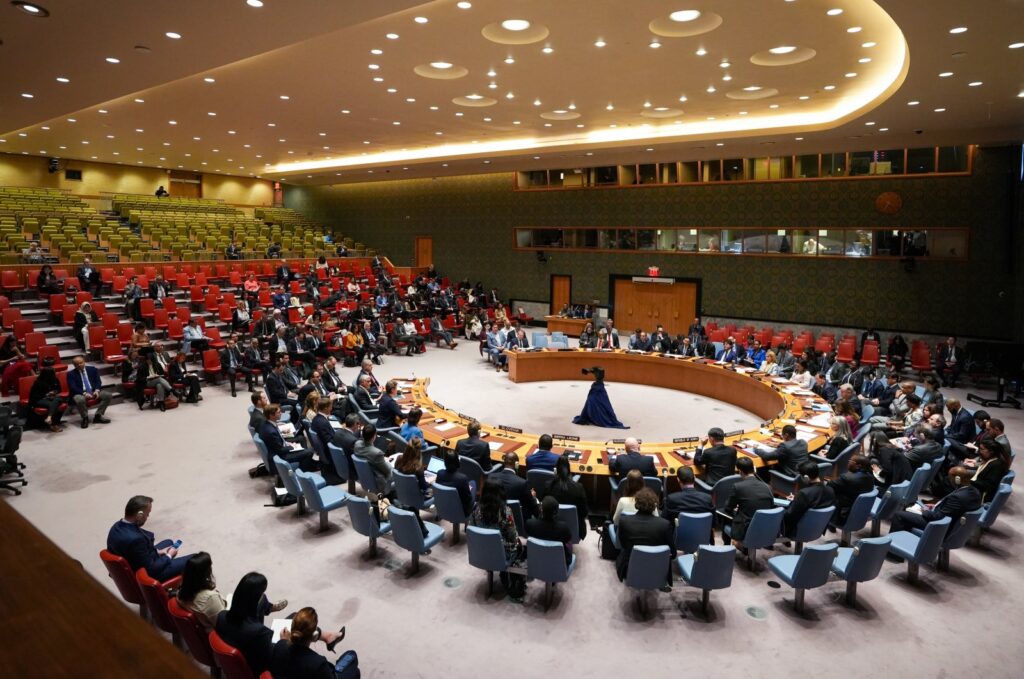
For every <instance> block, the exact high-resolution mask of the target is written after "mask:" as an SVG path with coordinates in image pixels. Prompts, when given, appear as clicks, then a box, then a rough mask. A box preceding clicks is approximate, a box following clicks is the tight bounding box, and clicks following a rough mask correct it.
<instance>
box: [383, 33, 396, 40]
mask: <svg viewBox="0 0 1024 679" xmlns="http://www.w3.org/2000/svg"><path fill="white" fill-rule="evenodd" d="M384 37H385V38H387V39H388V40H398V34H397V33H388V34H386V35H385V36H384Z"/></svg>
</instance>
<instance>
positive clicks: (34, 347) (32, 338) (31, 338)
mask: <svg viewBox="0 0 1024 679" xmlns="http://www.w3.org/2000/svg"><path fill="white" fill-rule="evenodd" d="M45 344H46V335H44V334H43V333H41V332H30V333H28V334H27V335H25V353H26V354H28V355H29V356H38V355H39V347H41V346H44V345H45Z"/></svg>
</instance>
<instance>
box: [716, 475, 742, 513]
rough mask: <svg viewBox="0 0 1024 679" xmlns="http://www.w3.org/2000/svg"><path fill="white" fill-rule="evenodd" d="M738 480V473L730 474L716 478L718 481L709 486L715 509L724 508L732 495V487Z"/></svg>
mask: <svg viewBox="0 0 1024 679" xmlns="http://www.w3.org/2000/svg"><path fill="white" fill-rule="evenodd" d="M739 480H740V475H739V474H730V475H729V476H723V477H722V478H720V479H718V482H717V483H716V484H715V485H714V486H713V487H712V488H711V503H712V504H713V505H714V506H715V509H725V505H726V504H727V503H728V502H729V496H730V495H732V487H733V486H735V485H736V482H737V481H739Z"/></svg>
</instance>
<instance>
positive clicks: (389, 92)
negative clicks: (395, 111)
mask: <svg viewBox="0 0 1024 679" xmlns="http://www.w3.org/2000/svg"><path fill="white" fill-rule="evenodd" d="M397 91H398V90H396V89H395V88H394V87H389V88H388V94H394V93H395V92H397Z"/></svg>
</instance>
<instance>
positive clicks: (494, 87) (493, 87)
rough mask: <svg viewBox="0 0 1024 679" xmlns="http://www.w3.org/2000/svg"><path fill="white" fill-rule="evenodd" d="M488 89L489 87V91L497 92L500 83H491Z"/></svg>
mask: <svg viewBox="0 0 1024 679" xmlns="http://www.w3.org/2000/svg"><path fill="white" fill-rule="evenodd" d="M487 87H488V89H492V90H496V89H498V83H495V82H492V83H489V84H488V85H487Z"/></svg>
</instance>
